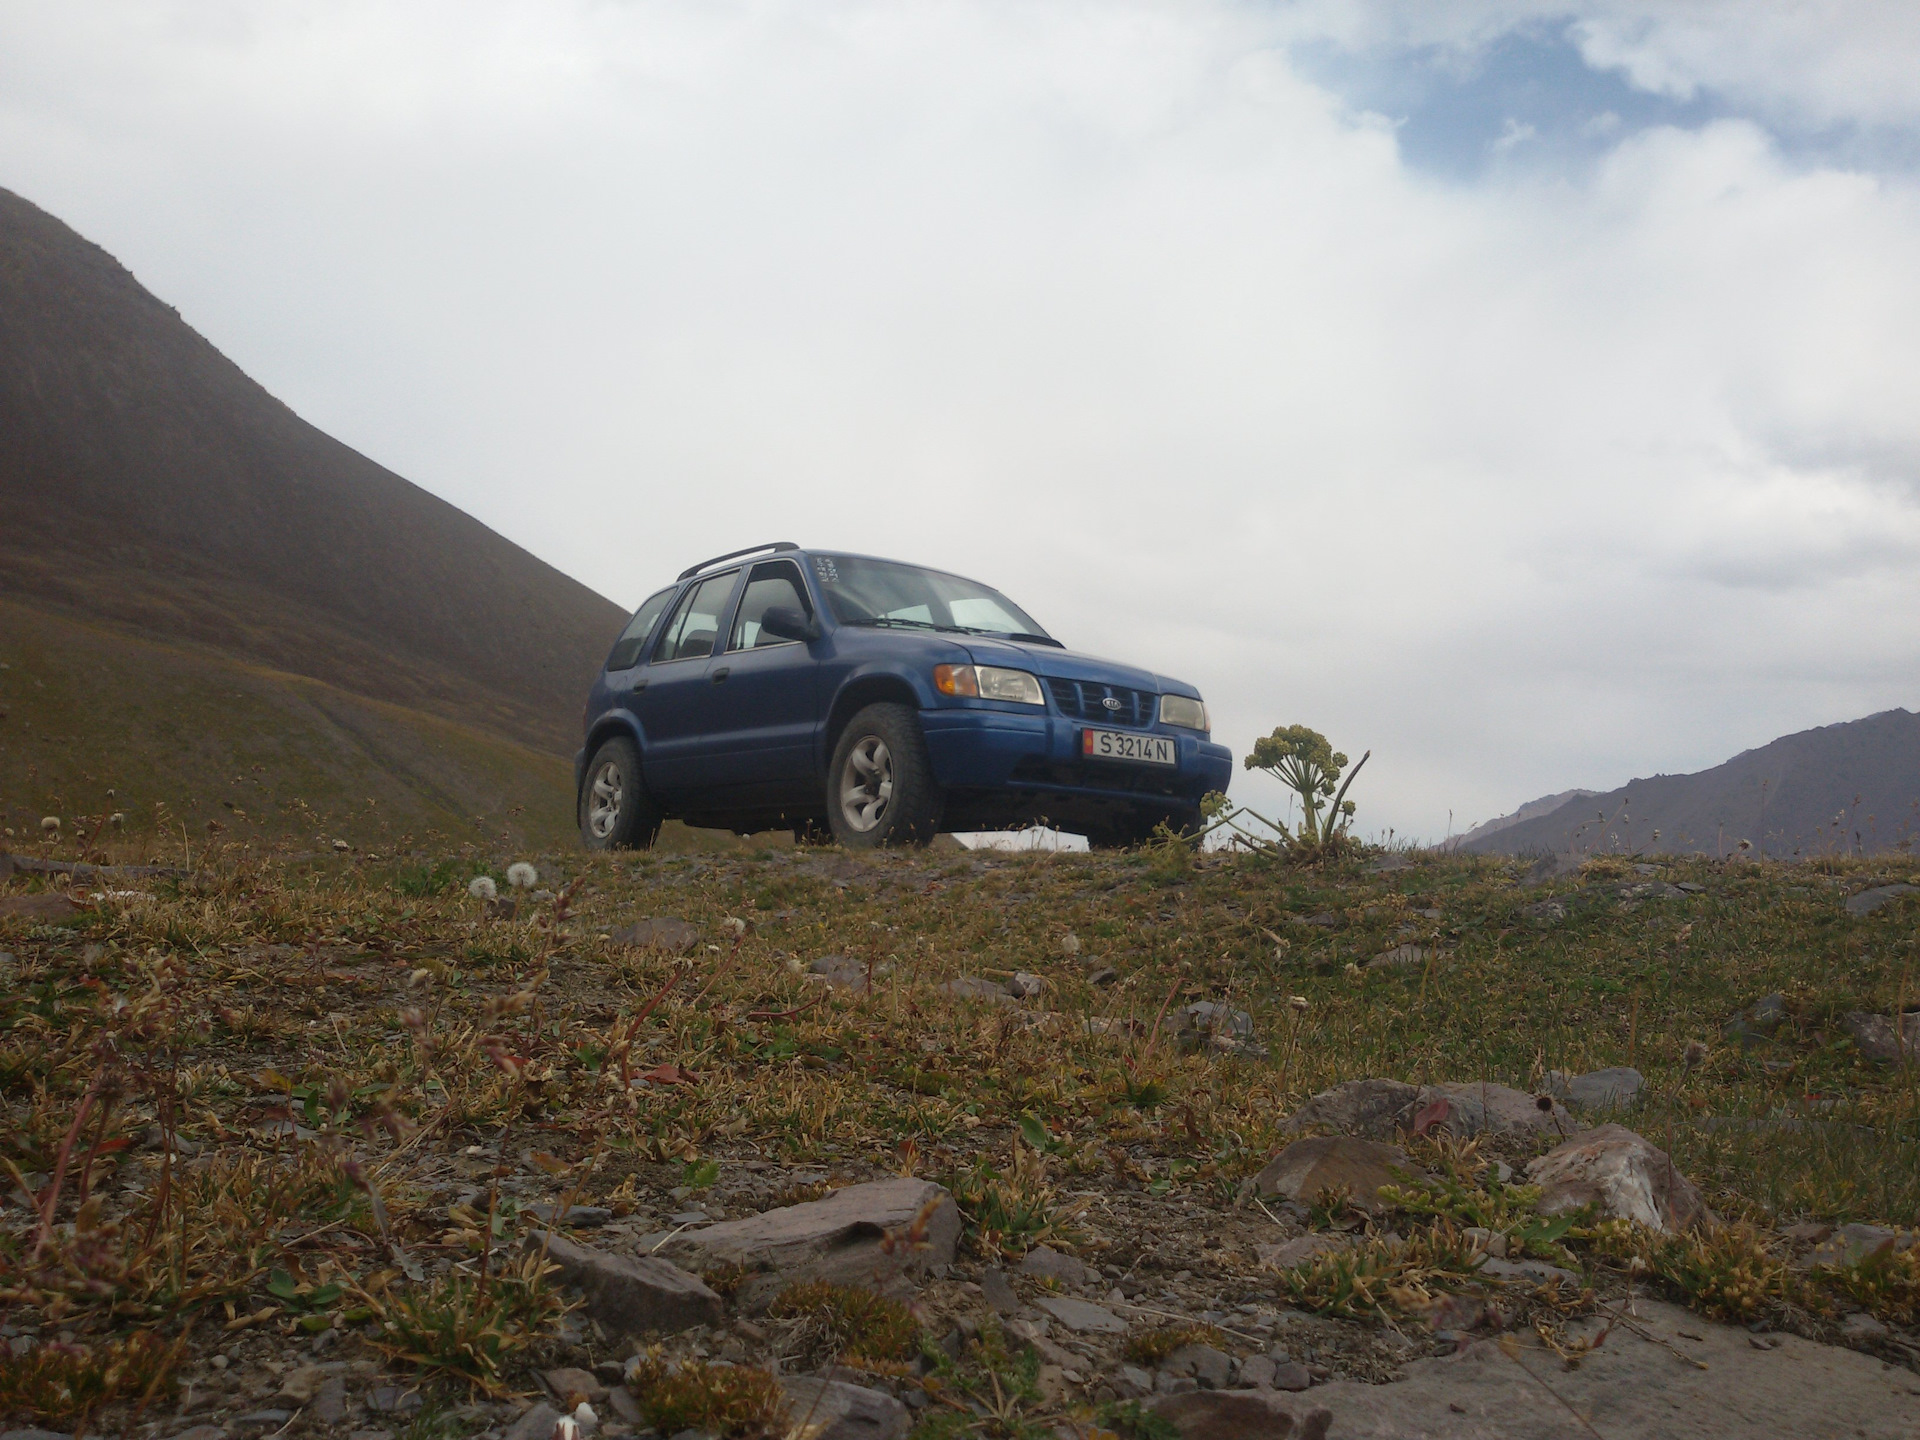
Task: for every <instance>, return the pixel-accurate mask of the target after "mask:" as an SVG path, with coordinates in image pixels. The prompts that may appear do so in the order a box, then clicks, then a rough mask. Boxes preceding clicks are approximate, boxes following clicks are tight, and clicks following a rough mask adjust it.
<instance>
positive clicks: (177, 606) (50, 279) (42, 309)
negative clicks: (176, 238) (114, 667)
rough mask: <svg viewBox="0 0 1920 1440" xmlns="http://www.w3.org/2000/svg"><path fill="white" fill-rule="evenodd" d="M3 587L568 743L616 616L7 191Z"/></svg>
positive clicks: (1, 239) (2, 194)
mask: <svg viewBox="0 0 1920 1440" xmlns="http://www.w3.org/2000/svg"><path fill="white" fill-rule="evenodd" d="M0 515H4V516H5V523H4V525H0V591H4V592H10V593H13V594H15V595H17V596H19V597H21V598H23V599H27V600H30V601H32V602H33V603H37V604H42V605H45V604H49V603H52V604H55V605H59V606H64V607H68V608H70V609H71V610H72V611H74V612H78V613H80V614H82V615H84V616H86V617H88V618H89V619H91V620H98V619H102V618H106V619H112V620H115V621H118V622H121V623H122V624H124V625H126V626H128V627H130V628H132V629H135V630H137V631H140V632H142V633H145V634H149V635H153V636H155V637H158V638H162V639H165V640H169V641H172V640H193V641H199V642H203V643H208V644H211V645H214V646H216V647H217V648H219V649H221V650H224V651H227V652H229V653H233V654H235V655H238V656H243V657H245V658H246V659H248V660H249V661H252V662H255V663H264V664H266V665H269V666H272V667H274V668H276V669H279V670H283V671H290V672H293V673H296V674H302V675H309V676H312V677H314V678H316V679H320V680H324V681H326V682H328V683H330V684H333V685H337V686H340V687H341V688H343V689H346V690H349V691H353V692H356V693H359V694H364V695H369V696H373V697H375V698H378V699H383V700H390V701H397V702H399V703H402V704H405V705H411V706H416V707H418V708H421V709H424V710H427V711H430V712H433V713H436V714H439V715H441V716H444V717H446V718H449V719H452V720H455V721H456V722H458V723H461V724H466V725H474V726H479V727H481V728H482V729H486V730H492V731H495V732H497V733H500V734H502V735H505V736H508V737H511V738H512V739H514V740H516V741H519V742H521V743H524V744H529V745H534V746H537V747H538V748H540V749H544V750H548V751H551V752H554V753H571V749H572V746H573V744H574V743H576V742H575V739H574V735H573V727H574V724H575V721H576V717H577V715H578V713H579V706H580V704H581V701H582V697H583V696H584V695H585V693H586V689H587V686H588V685H589V684H590V683H591V681H592V678H593V674H594V671H595V670H596V668H597V667H598V665H599V663H600V661H601V660H602V659H604V657H605V654H606V649H607V646H608V645H609V644H610V643H611V642H612V640H613V637H614V636H615V635H616V634H618V632H619V629H620V626H621V623H622V621H623V620H624V618H625V617H624V615H623V614H622V612H621V611H620V610H619V608H618V607H616V606H615V605H614V604H613V603H612V602H611V601H609V600H606V599H604V598H603V597H601V596H599V595H596V594H594V593H593V592H592V591H591V590H589V589H587V588H586V587H585V586H584V585H581V584H579V583H578V582H577V581H574V580H572V579H570V578H568V577H567V576H565V575H563V574H561V573H560V572H559V571H558V570H555V569H554V568H553V567H552V566H550V565H548V564H546V563H545V562H544V561H541V560H539V559H536V558H535V557H534V556H532V555H530V554H528V553H527V552H526V551H525V550H522V549H521V548H520V547H519V546H517V545H515V544H513V543H512V542H511V541H509V540H507V539H505V538H504V537H502V536H500V535H498V534H496V533H494V532H493V531H492V530H490V529H488V528H487V527H486V526H485V525H483V524H481V523H480V522H479V521H478V520H475V519H474V518H473V517H471V516H469V515H466V514H463V513H462V512H461V511H459V510H457V509H455V508H454V507H453V506H451V505H449V504H447V503H446V502H445V501H443V500H440V499H437V498H436V497H434V496H432V495H430V494H428V493H427V492H426V491H424V490H422V489H420V488H419V487H418V486H415V485H412V484H410V483H409V482H407V481H406V480H403V479H401V478H400V477H399V476H398V475H395V474H393V473H392V472H391V471H388V470H386V469H384V468H382V467H381V466H379V465H377V464H375V463H374V462H373V461H371V460H369V459H367V458H366V457H365V456H363V455H360V454H358V453H356V452H355V451H353V450H351V449H349V448H348V447H347V446H345V445H342V444H341V443H340V442H339V441H337V440H334V439H333V438H331V437H330V436H328V435H326V434H323V433H322V432H321V431H319V430H317V429H315V428H314V427H313V426H312V425H309V424H307V423H306V422H305V421H304V420H302V419H300V417H299V416H297V415H295V414H294V413H293V411H291V410H289V409H288V408H287V407H286V406H285V405H283V404H282V403H281V402H280V401H278V400H276V399H275V398H274V397H273V396H271V395H269V394H268V393H267V392H266V391H265V390H263V389H262V388H261V387H260V386H259V385H257V384H255V383H254V382H253V381H252V380H250V379H249V378H248V377H247V376H246V375H245V374H243V373H242V372H241V371H240V369H239V368H238V367H237V366H235V365H234V364H233V363H232V362H231V361H229V360H227V359H226V357H225V356H223V355H221V354H220V353H219V351H217V350H215V349H214V347H213V346H212V345H210V344H208V343H207V341H206V340H205V339H203V338H202V337H201V336H200V335H198V334H197V333H195V332H194V331H193V330H192V329H191V328H189V327H188V326H187V324H186V323H185V322H184V321H182V320H181V319H180V317H179V315H178V314H177V313H176V312H175V311H174V310H173V309H172V308H171V307H170V306H168V305H166V304H164V303H163V302H162V301H160V300H158V299H156V298H155V297H154V296H153V295H151V294H149V293H148V292H147V291H146V290H145V289H144V288H143V287H142V286H141V285H140V284H139V282H138V281H136V280H135V279H134V277H133V276H132V275H131V274H129V273H128V272H127V271H126V269H125V268H124V267H122V266H121V265H120V264H119V263H118V262H117V261H115V260H114V259H113V258H112V257H111V256H109V255H108V254H107V253H106V252H105V251H104V250H102V249H100V248H99V247H98V246H97V245H94V244H92V243H91V242H89V241H87V240H85V239H83V238H82V237H81V236H79V235H77V234H75V233H74V232H73V231H72V230H71V229H69V228H68V227H67V226H66V225H64V224H62V223H61V222H60V221H58V220H56V219H54V218H53V217H52V216H50V215H48V214H46V213H45V212H44V211H42V210H40V209H39V208H37V207H36V206H34V205H32V204H30V203H29V202H27V201H25V200H23V199H21V198H20V197H19V196H17V195H14V194H12V193H11V192H9V191H5V190H0Z"/></svg>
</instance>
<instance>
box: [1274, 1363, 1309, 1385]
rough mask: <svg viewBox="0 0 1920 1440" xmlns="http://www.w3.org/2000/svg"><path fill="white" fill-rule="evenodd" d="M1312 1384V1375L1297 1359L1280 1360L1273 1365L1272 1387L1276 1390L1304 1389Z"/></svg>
mask: <svg viewBox="0 0 1920 1440" xmlns="http://www.w3.org/2000/svg"><path fill="white" fill-rule="evenodd" d="M1312 1384H1313V1375H1312V1373H1311V1372H1310V1371H1309V1370H1308V1369H1307V1367H1306V1366H1304V1365H1302V1364H1301V1363H1300V1362H1299V1361H1298V1360H1282V1361H1279V1362H1278V1363H1277V1364H1275V1366H1274V1367H1273V1388H1274V1389H1276V1390H1291V1391H1300V1390H1305V1389H1307V1388H1308V1387H1309V1386H1311V1385H1312Z"/></svg>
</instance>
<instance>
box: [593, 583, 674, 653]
mask: <svg viewBox="0 0 1920 1440" xmlns="http://www.w3.org/2000/svg"><path fill="white" fill-rule="evenodd" d="M671 599H673V587H672V586H671V585H669V586H668V587H667V588H666V589H664V590H662V591H661V592H660V593H659V594H658V595H652V596H649V597H648V598H647V601H646V603H645V604H643V605H642V606H641V607H640V608H639V609H638V610H636V611H634V612H633V619H632V620H630V621H629V622H628V623H627V628H626V629H624V630H622V631H621V632H620V638H619V639H618V640H616V641H614V642H613V653H612V654H611V655H609V656H607V669H609V670H631V669H632V668H633V667H634V665H635V664H636V663H637V662H638V661H639V659H640V652H641V651H642V650H644V649H646V648H647V637H648V636H649V635H651V634H652V633H653V627H654V625H655V624H657V623H658V622H659V619H660V612H661V611H662V610H665V609H666V608H667V602H668V601H669V600H671Z"/></svg>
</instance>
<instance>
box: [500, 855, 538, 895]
mask: <svg viewBox="0 0 1920 1440" xmlns="http://www.w3.org/2000/svg"><path fill="white" fill-rule="evenodd" d="M539 883H540V872H539V871H538V870H536V869H534V868H533V866H531V865H529V864H528V863H527V862H526V861H524V860H516V861H514V862H513V864H511V865H509V866H507V884H509V885H511V886H512V887H513V888H514V889H516V890H531V889H533V887H534V886H536V885H538V884H539Z"/></svg>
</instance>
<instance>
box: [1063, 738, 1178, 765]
mask: <svg viewBox="0 0 1920 1440" xmlns="http://www.w3.org/2000/svg"><path fill="white" fill-rule="evenodd" d="M1080 753H1081V754H1082V755H1084V756H1086V757H1087V758H1088V759H1089V760H1124V761H1127V762H1129V763H1131V764H1134V765H1178V764H1179V763H1180V760H1179V753H1178V751H1176V750H1175V749H1174V744H1173V741H1171V740H1170V739H1168V738H1167V737H1166V736H1165V735H1129V734H1127V732H1126V731H1124V730H1082V731H1081V732H1080Z"/></svg>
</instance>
